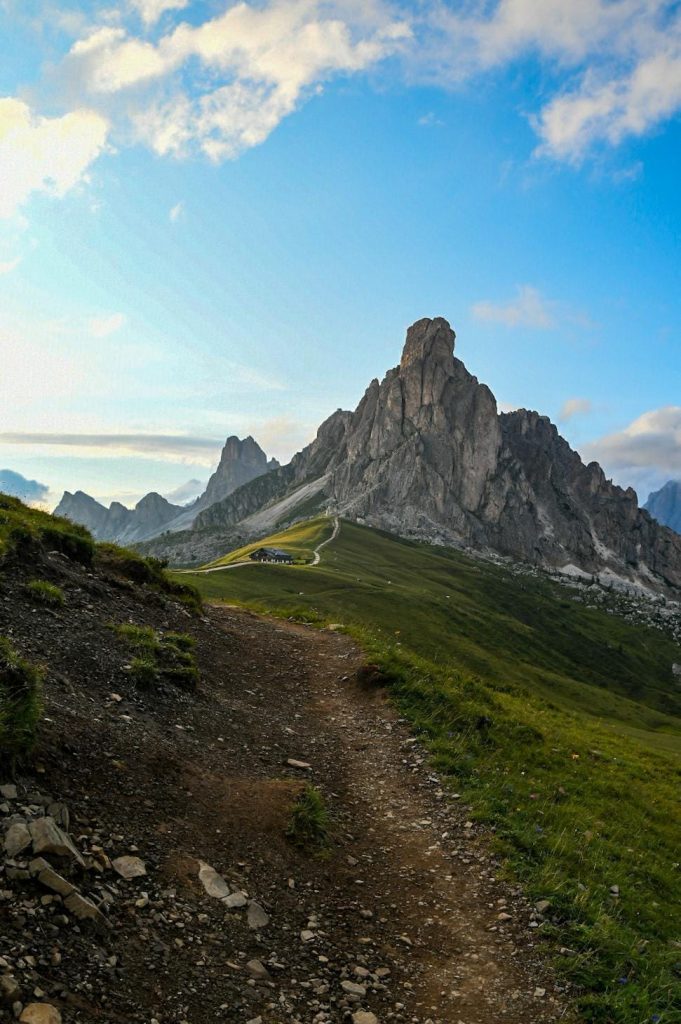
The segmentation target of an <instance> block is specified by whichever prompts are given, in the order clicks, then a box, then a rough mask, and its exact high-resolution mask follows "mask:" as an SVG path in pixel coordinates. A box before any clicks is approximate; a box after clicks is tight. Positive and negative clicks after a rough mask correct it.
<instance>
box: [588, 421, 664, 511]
mask: <svg viewBox="0 0 681 1024" xmlns="http://www.w3.org/2000/svg"><path fill="white" fill-rule="evenodd" d="M582 454H583V455H584V456H585V457H586V458H587V459H593V460H595V461H596V462H600V463H601V465H603V466H604V467H605V468H606V470H607V471H608V472H609V473H611V474H613V476H614V477H615V478H616V479H618V480H620V481H622V482H624V483H626V484H633V485H634V486H635V487H636V488H637V490H638V491H639V493H641V494H645V493H646V492H647V491H649V490H653V489H655V488H656V487H660V486H661V485H662V484H663V483H664V482H665V481H666V480H669V479H670V478H675V479H679V478H680V477H681V406H678V405H668V406H664V407H663V408H661V409H653V410H651V411H650V412H646V413H643V415H642V416H639V417H638V418H637V419H635V420H634V421H633V422H632V423H630V424H629V425H628V426H627V427H625V428H624V429H623V430H620V431H617V432H616V433H614V434H608V435H607V436H606V437H602V438H600V439H598V440H596V441H593V442H591V443H590V444H588V445H585V446H583V450H582Z"/></svg>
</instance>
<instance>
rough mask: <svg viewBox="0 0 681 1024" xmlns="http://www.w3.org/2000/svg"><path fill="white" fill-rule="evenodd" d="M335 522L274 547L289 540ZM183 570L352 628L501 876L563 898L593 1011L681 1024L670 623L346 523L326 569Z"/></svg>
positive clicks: (561, 960) (550, 931)
mask: <svg viewBox="0 0 681 1024" xmlns="http://www.w3.org/2000/svg"><path fill="white" fill-rule="evenodd" d="M324 522H326V523H327V526H328V530H329V531H330V529H331V524H330V523H329V522H328V520H327V521H324V520H321V521H320V520H316V521H314V522H313V523H311V524H299V525H298V526H296V527H294V528H293V529H292V531H290V532H289V531H283V532H282V533H279V534H277V535H276V537H268V538H266V543H267V544H268V545H269V544H271V545H273V546H280V547H283V548H285V549H288V550H293V548H292V544H293V543H295V542H296V541H295V538H296V537H299V536H300V535H301V531H302V535H303V536H306V531H307V530H310V531H311V530H317V529H319V528H320V527H319V524H320V523H322V524H324ZM289 537H290V538H291V543H289ZM320 539H324V537H321V538H320ZM318 542H319V541H318V540H315V544H316V543H318ZM312 546H314V544H313V545H312ZM242 551H243V549H242ZM182 579H183V581H187V582H192V583H194V584H195V585H196V586H197V587H198V588H199V590H200V591H201V593H202V595H203V597H204V598H205V599H207V600H209V601H210V600H213V601H225V602H228V603H232V604H241V605H244V606H247V607H250V608H253V609H255V610H261V611H268V612H272V613H274V614H277V615H282V616H287V617H294V618H297V619H301V620H303V621H308V622H310V623H312V624H316V625H320V626H321V625H324V624H329V623H335V624H336V625H342V627H343V628H344V629H346V630H347V631H348V632H349V633H350V634H351V635H353V636H354V637H356V638H357V639H358V640H359V642H360V643H361V644H362V646H363V648H364V650H365V652H366V656H367V660H368V661H370V662H372V663H376V664H377V665H378V666H379V667H380V668H381V670H382V672H383V674H384V676H385V678H386V680H387V681H388V685H389V686H390V690H391V693H392V697H393V699H394V700H395V701H396V702H397V704H398V706H399V708H400V710H401V712H402V713H403V714H404V715H405V716H407V717H408V718H409V719H410V721H411V722H412V724H413V727H414V729H415V730H417V731H418V733H419V734H420V736H421V738H422V740H423V742H424V743H425V744H426V745H427V747H428V748H429V750H430V752H431V755H432V758H433V762H434V765H435V766H436V767H437V769H438V770H439V771H440V772H441V773H442V774H443V776H444V777H445V778H446V779H448V780H449V783H450V784H451V786H452V788H453V789H454V790H456V791H457V792H458V793H460V794H461V797H462V799H463V800H465V801H466V802H467V804H468V805H470V807H471V816H472V817H474V818H476V819H477V820H479V821H481V822H484V823H485V824H486V825H487V826H488V827H489V828H490V831H491V834H492V835H493V837H494V839H493V841H494V843H495V845H496V847H497V848H498V850H499V852H500V853H501V854H502V855H503V856H504V863H505V865H506V867H505V870H506V871H507V872H508V873H509V874H510V875H512V876H513V877H515V878H519V879H520V880H522V882H523V884H524V885H525V887H526V890H527V892H528V894H529V895H530V896H531V897H532V898H534V899H537V900H540V899H541V900H548V901H549V902H550V909H549V911H548V912H547V922H546V923H545V924H544V925H543V927H542V933H543V935H544V936H545V939H546V941H547V943H550V947H549V948H550V949H551V950H552V951H553V955H554V956H555V958H556V963H557V967H558V970H559V972H560V974H561V975H562V977H564V979H565V981H566V983H568V984H569V985H570V986H571V988H572V991H573V993H574V995H575V1005H576V1007H577V1008H578V1010H579V1011H580V1013H581V1016H582V1018H583V1019H585V1020H588V1021H593V1022H599V1024H643V1022H651V1024H657V1022H659V1024H678V1022H679V1021H681V871H680V868H679V861H681V849H680V844H679V837H680V829H679V816H678V797H679V783H680V782H681V690H680V689H679V686H678V680H677V679H676V678H675V677H674V675H673V673H672V664H673V663H675V662H681V650H680V649H679V647H678V645H677V644H676V643H674V642H673V640H672V639H671V638H670V636H669V635H668V634H667V632H665V631H664V630H662V629H658V628H654V627H655V624H656V623H655V622H653V624H652V625H645V624H638V623H634V622H631V621H627V618H626V616H627V615H628V616H629V617H631V608H630V607H629V606H628V605H627V602H626V601H625V600H624V599H622V598H619V597H617V595H614V594H613V595H612V596H607V597H606V598H605V601H606V606H605V607H590V605H592V604H593V602H592V600H591V599H590V598H587V599H586V600H585V599H584V598H581V599H580V593H581V592H580V591H578V590H577V589H573V588H568V587H564V586H561V585H560V584H558V583H556V582H555V581H552V580H550V579H548V578H546V577H544V576H541V575H535V574H532V573H520V574H518V573H515V572H513V571H512V570H511V569H510V568H506V567H501V566H497V565H493V564H491V563H488V562H484V561H479V560H474V559H471V558H469V557H467V556H464V555H462V554H460V553H457V552H453V551H450V550H448V549H444V548H439V547H433V546H429V545H425V544H419V543H413V542H408V541H403V540H400V539H398V538H396V537H393V536H391V535H388V534H384V533H382V532H380V531H376V530H370V529H367V528H364V527H360V526H357V525H353V524H350V523H346V522H344V523H343V524H342V528H341V532H340V534H339V536H338V538H337V539H336V540H335V541H334V542H333V543H332V544H330V545H328V546H327V547H325V548H324V550H323V552H322V562H321V564H320V565H318V566H315V567H311V566H300V567H298V566H295V567H286V566H277V565H262V566H258V568H257V569H255V570H249V571H242V570H240V569H236V570H234V571H231V572H224V573H219V572H217V573H210V574H201V573H195V574H192V575H190V576H187V575H183V576H182ZM561 950H562V952H561Z"/></svg>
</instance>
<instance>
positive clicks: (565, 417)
mask: <svg viewBox="0 0 681 1024" xmlns="http://www.w3.org/2000/svg"><path fill="white" fill-rule="evenodd" d="M592 411H593V403H592V402H591V400H590V399H589V398H568V399H567V400H566V401H565V402H563V404H562V406H561V407H560V412H559V413H558V418H559V420H561V421H562V422H563V423H568V422H569V421H570V420H572V419H574V418H575V416H588V414H589V413H590V412H592Z"/></svg>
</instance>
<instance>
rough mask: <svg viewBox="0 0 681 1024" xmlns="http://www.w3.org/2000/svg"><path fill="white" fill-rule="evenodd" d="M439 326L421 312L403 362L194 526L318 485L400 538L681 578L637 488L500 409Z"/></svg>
mask: <svg viewBox="0 0 681 1024" xmlns="http://www.w3.org/2000/svg"><path fill="white" fill-rule="evenodd" d="M454 343H455V335H454V332H453V331H452V329H451V328H450V326H449V324H448V323H447V321H446V320H443V319H440V318H438V319H435V320H429V319H425V320H419V321H418V322H417V323H415V324H414V325H413V326H412V327H411V328H410V329H409V331H408V333H407V339H406V343H405V346H404V351H403V353H402V358H401V360H400V365H399V366H397V367H396V368H395V369H393V370H389V371H388V373H387V374H386V376H385V377H384V379H383V381H381V382H380V383H379V382H378V381H377V380H374V381H372V382H371V384H370V385H369V387H368V388H367V390H366V392H365V394H364V397H363V398H362V400H361V402H360V404H359V406H358V407H357V409H356V410H355V412H354V413H348V412H343V411H341V410H339V411H338V412H336V413H334V414H333V416H331V417H329V419H328V420H326V422H325V423H324V424H322V426H321V427H320V429H319V431H318V434H317V438H316V439H315V441H314V442H313V443H312V444H311V445H309V446H308V447H307V448H305V449H303V451H302V452H299V453H298V454H297V455H296V456H294V458H293V459H292V461H291V463H290V464H289V465H288V466H285V467H283V469H279V470H277V471H275V472H274V473H271V474H269V475H268V476H267V477H266V478H264V480H262V481H255V482H253V483H250V484H247V485H245V486H243V487H240V488H239V489H238V490H236V491H235V492H234V493H233V494H232V495H231V496H229V497H228V498H227V499H225V500H223V501H221V502H218V503H216V504H215V505H213V506H212V508H211V509H209V510H208V511H207V512H205V513H202V514H201V515H200V516H199V517H198V518H197V521H196V524H195V528H196V529H197V530H201V531H204V533H203V544H204V546H205V544H206V532H205V531H209V530H211V529H213V530H223V531H224V530H225V529H233V528H236V527H238V526H239V525H241V526H242V527H244V526H247V524H248V517H249V516H251V515H253V514H254V513H256V512H258V510H260V509H262V508H263V507H264V506H267V505H268V504H270V505H271V504H273V503H274V502H276V501H277V500H279V499H281V498H282V497H283V496H285V495H287V494H290V493H291V491H292V490H294V489H295V488H296V487H298V486H299V485H301V484H303V483H304V482H306V481H310V480H313V479H315V478H322V477H323V479H324V493H325V495H326V499H327V502H328V507H329V508H330V509H332V510H334V511H336V512H338V513H340V514H341V515H344V516H346V517H348V518H354V519H358V520H362V521H365V522H367V523H369V524H371V525H375V526H380V527H383V528H385V529H388V530H392V531H394V532H396V533H399V534H402V535H405V536H414V537H421V538H423V539H427V540H435V541H442V542H445V543H452V544H461V545H465V546H471V547H474V548H476V549H479V550H487V551H494V552H498V553H501V554H503V555H508V556H511V557H513V558H516V559H519V560H524V561H529V562H533V563H537V564H543V565H548V566H554V567H557V568H563V567H566V566H570V565H571V566H575V567H577V568H578V569H581V570H582V571H585V572H592V573H597V572H601V571H603V570H604V569H610V570H612V571H613V572H615V573H618V574H621V575H626V576H629V577H631V576H638V577H639V578H641V579H643V580H646V579H651V578H652V576H651V574H654V575H655V576H656V577H657V578H658V580H659V581H662V582H664V583H666V584H671V585H673V586H680V585H681V537H677V536H676V534H674V533H672V532H671V531H670V530H667V529H665V528H663V527H661V526H660V525H659V524H658V523H656V522H655V521H654V520H653V519H651V518H650V516H649V515H648V514H647V513H646V512H645V511H642V510H641V509H639V508H638V504H637V499H636V494H635V492H634V491H633V490H631V489H629V490H623V489H621V488H619V487H616V486H614V485H613V484H612V483H610V482H609V481H607V480H606V478H605V475H604V474H603V471H602V470H601V468H600V467H599V466H598V465H597V464H596V463H591V464H590V465H588V466H586V465H584V463H583V462H582V460H581V459H580V457H579V455H578V454H577V453H576V452H574V451H573V450H572V449H571V448H570V446H569V445H568V444H567V442H566V441H565V440H564V439H563V438H562V437H560V435H559V434H558V431H557V430H556V428H555V427H554V426H553V424H552V423H551V422H550V421H549V420H548V419H547V418H546V417H544V416H540V415H539V414H538V413H536V412H528V411H527V410H519V411H517V412H513V413H507V414H501V415H499V414H498V413H497V408H496V402H495V399H494V396H493V395H492V393H491V391H490V390H489V388H487V387H486V386H485V385H484V384H480V383H479V382H478V381H477V379H476V378H475V377H473V376H472V375H471V374H470V373H469V372H468V371H467V370H466V368H465V366H464V365H463V363H462V362H460V360H458V359H456V358H455V357H454Z"/></svg>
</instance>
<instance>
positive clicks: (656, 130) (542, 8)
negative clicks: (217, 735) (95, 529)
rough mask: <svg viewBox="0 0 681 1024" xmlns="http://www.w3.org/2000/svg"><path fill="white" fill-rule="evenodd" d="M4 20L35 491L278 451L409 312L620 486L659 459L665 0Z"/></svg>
mask: <svg viewBox="0 0 681 1024" xmlns="http://www.w3.org/2000/svg"><path fill="white" fill-rule="evenodd" d="M0 38H2V39H3V41H5V43H9V46H8V48H7V52H6V53H5V54H3V61H2V62H0V358H1V360H2V377H1V378H0V379H2V391H3V401H2V403H1V404H0V469H8V470H11V471H13V472H15V473H20V474H22V475H24V476H26V477H27V478H29V479H30V480H32V481H37V482H38V483H39V484H43V485H45V486H46V487H47V488H48V490H49V496H48V498H47V500H48V502H49V501H51V500H56V498H58V497H59V494H60V493H61V491H62V490H64V489H69V490H75V489H77V488H81V489H83V490H86V491H88V492H89V493H92V494H94V495H96V496H98V497H101V498H103V499H105V500H107V501H108V500H111V499H113V498H117V499H121V500H123V501H125V502H127V503H131V502H134V501H135V500H136V499H137V498H139V496H140V495H141V494H143V493H145V492H146V491H148V490H159V491H161V492H162V493H170V492H173V491H174V490H175V489H176V488H177V487H180V486H181V485H183V484H185V482H186V481H188V480H189V479H194V480H200V481H201V480H203V481H205V479H206V478H207V476H208V474H209V472H210V468H211V466H212V465H213V464H214V463H215V461H216V459H217V455H218V452H219V448H220V444H221V442H222V441H223V440H224V438H225V437H226V436H227V435H228V434H231V433H237V434H239V435H240V436H244V435H245V434H248V433H251V434H253V435H254V436H255V437H256V438H257V439H258V440H259V441H260V443H261V444H262V445H263V447H264V448H265V449H266V450H267V452H268V454H273V455H275V456H277V457H278V458H279V459H281V460H285V459H287V458H288V457H290V455H291V454H292V453H293V452H294V451H295V450H297V449H298V448H299V447H301V446H302V444H304V443H305V442H307V441H308V440H309V439H310V438H311V437H312V436H313V434H314V431H315V429H316V427H317V426H318V424H319V422H320V421H321V420H322V419H324V418H325V417H326V416H327V415H328V414H329V413H330V412H332V411H333V410H334V409H336V408H338V407H339V406H342V407H346V408H349V407H351V408H354V406H355V405H356V404H357V402H358V400H359V398H360V397H361V394H362V392H363V390H364V388H365V386H366V385H367V384H368V382H369V380H370V379H371V378H372V377H374V376H378V377H380V376H382V375H383V373H384V372H385V370H386V369H388V367H390V366H392V365H394V364H395V363H396V362H397V361H398V359H399V354H400V350H401V345H402V342H403V337H404V332H405V329H406V327H407V326H408V324H409V323H411V322H412V321H414V320H416V319H418V318H420V317H422V316H445V317H447V319H449V320H450V322H451V323H452V326H453V327H454V328H455V330H456V332H457V335H458V340H457V354H458V355H459V356H460V357H461V358H462V359H463V360H464V361H465V363H466V365H467V366H468V367H469V369H470V370H471V371H472V372H474V373H475V374H476V375H477V376H478V377H479V378H480V379H481V380H484V381H485V382H486V383H488V384H489V385H490V386H491V388H492V390H493V391H494V393H495V394H496V396H497V399H498V401H499V403H500V404H501V405H502V406H503V407H504V408H510V407H517V406H526V407H531V408H537V409H539V410H540V411H541V412H544V413H546V414H548V415H550V416H551V418H552V419H553V420H554V421H555V422H557V423H558V425H559V427H560V429H561V431H562V432H563V433H564V434H565V436H566V437H567V438H568V439H569V440H570V442H571V443H572V444H573V445H574V446H575V447H577V449H578V450H579V451H580V452H581V453H582V454H583V455H584V456H585V457H586V458H589V459H590V458H598V459H599V460H601V461H602V462H603V463H604V465H605V468H606V470H607V471H608V473H609V474H611V475H613V476H614V477H615V479H617V481H618V482H620V483H623V484H630V483H631V484H633V485H634V486H636V487H637V488H638V490H639V493H640V495H641V496H642V497H645V495H646V494H647V491H648V489H649V488H650V487H652V486H656V485H658V484H659V483H661V482H663V481H664V480H666V479H668V478H670V477H674V476H677V477H679V476H681V405H680V403H681V393H680V386H679V385H680V384H681V345H680V342H679V339H680V337H681V281H680V276H681V260H680V258H679V257H680V253H679V248H680V243H679V236H680V231H681V203H680V202H679V192H678V180H679V178H680V177H681V175H680V164H681V120H680V119H679V110H681V13H680V11H679V5H678V4H676V3H664V2H657V0H612V2H605V0H544V2H543V3H542V4H541V5H537V3H536V2H535V0H494V2H484V3H483V2H479V3H478V2H476V0H470V2H469V0H466V2H460V3H454V2H451V3H434V2H433V3H430V2H428V0H424V2H423V3H419V4H408V3H404V4H400V3H390V2H385V3H383V2H379V0H375V2H373V0H363V2H361V3H360V2H359V0H336V2H315V0H278V2H273V0H264V2H258V3H255V2H253V3H239V4H233V3H228V2H224V0H208V2H201V3H198V2H197V3H191V2H183V0H127V2H126V3H122V4H110V3H109V4H101V5H100V4H97V3H87V4H78V3H67V2H63V3H59V2H58V0H57V2H56V3H51V2H50V3H43V2H37V0H0ZM41 493H45V492H41Z"/></svg>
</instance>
